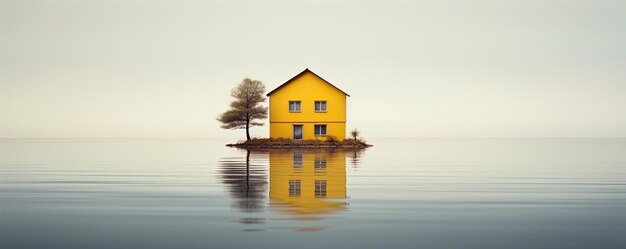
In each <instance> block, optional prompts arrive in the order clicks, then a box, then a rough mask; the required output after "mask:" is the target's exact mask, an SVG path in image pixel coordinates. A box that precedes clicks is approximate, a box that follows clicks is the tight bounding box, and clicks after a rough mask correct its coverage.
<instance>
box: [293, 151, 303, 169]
mask: <svg viewBox="0 0 626 249" xmlns="http://www.w3.org/2000/svg"><path fill="white" fill-rule="evenodd" d="M293 167H294V168H302V152H295V153H293Z"/></svg>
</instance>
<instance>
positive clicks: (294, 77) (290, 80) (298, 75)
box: [266, 68, 350, 97]
mask: <svg viewBox="0 0 626 249" xmlns="http://www.w3.org/2000/svg"><path fill="white" fill-rule="evenodd" d="M306 72H309V73H312V74H313V75H315V76H316V77H318V78H320V79H321V80H322V81H324V82H326V83H327V84H329V85H330V86H332V87H334V88H335V89H337V90H339V91H340V92H342V93H343V94H345V95H346V96H348V97H350V94H347V93H346V92H344V91H342V90H341V89H339V88H338V87H336V86H335V85H333V84H331V83H330V82H328V81H327V80H325V79H324V78H322V77H320V76H319V75H317V74H316V73H314V72H313V71H311V70H309V69H308V68H306V69H304V71H302V72H301V73H299V74H297V75H296V76H293V78H291V79H289V80H288V81H287V82H285V83H283V84H282V85H280V86H278V87H277V88H276V89H274V90H272V91H270V92H268V93H267V94H266V96H270V95H271V94H272V93H273V92H276V91H277V90H278V89H280V88H282V87H283V86H286V85H287V84H289V83H291V82H292V81H294V80H295V79H296V78H298V77H300V76H301V75H303V74H305V73H306Z"/></svg>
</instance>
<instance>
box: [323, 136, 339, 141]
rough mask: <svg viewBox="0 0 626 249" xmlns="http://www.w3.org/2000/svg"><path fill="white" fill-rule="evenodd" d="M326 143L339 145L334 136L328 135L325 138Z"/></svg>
mask: <svg viewBox="0 0 626 249" xmlns="http://www.w3.org/2000/svg"><path fill="white" fill-rule="evenodd" d="M326 142H327V143H339V139H337V137H336V136H333V135H328V136H326Z"/></svg>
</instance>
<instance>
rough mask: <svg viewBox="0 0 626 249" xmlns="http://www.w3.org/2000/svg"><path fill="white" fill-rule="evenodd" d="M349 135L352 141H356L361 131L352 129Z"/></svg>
mask: <svg viewBox="0 0 626 249" xmlns="http://www.w3.org/2000/svg"><path fill="white" fill-rule="evenodd" d="M350 135H352V139H354V140H357V138H358V137H359V135H361V131H359V130H358V129H357V128H354V129H353V130H352V131H351V132H350Z"/></svg>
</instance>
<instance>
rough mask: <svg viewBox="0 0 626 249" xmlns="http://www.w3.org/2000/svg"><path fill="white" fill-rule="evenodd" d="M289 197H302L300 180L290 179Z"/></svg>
mask: <svg viewBox="0 0 626 249" xmlns="http://www.w3.org/2000/svg"><path fill="white" fill-rule="evenodd" d="M289 197H300V180H289Z"/></svg>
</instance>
